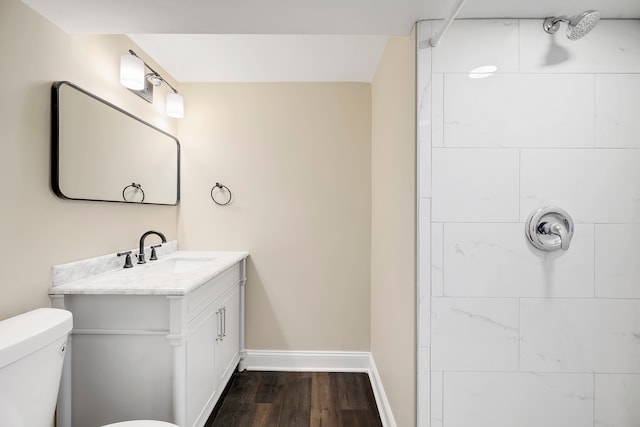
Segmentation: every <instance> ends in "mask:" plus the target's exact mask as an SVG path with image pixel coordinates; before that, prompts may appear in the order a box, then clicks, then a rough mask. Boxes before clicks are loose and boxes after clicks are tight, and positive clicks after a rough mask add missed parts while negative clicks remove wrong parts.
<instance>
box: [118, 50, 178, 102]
mask: <svg viewBox="0 0 640 427" xmlns="http://www.w3.org/2000/svg"><path fill="white" fill-rule="evenodd" d="M129 53H130V54H131V55H133V56H135V57H136V58H138V59H139V60H140V61H142V63H143V64H144V66H145V67H147V68H148V69H149V71H151V73H153V75H154V76H156V77H157V78H159V79H160V80H161V81H162V82H163V83H165V84H166V85H167V86H169V87H170V88H171V90H172V91H173V93H178V91H177V90H176V88H174V87H173V86H171V83H169V82H168V81H166V80H165V78H164V77H162V76H161V75H160V73H158V72H157V71H156V70H154V69H153V68H152V67H151V66H150V65H149V64H147V62H146V61H145V60H144V59H142V58H140V56H138V54H137V53H135V52H134V51H133V50H132V49H129Z"/></svg>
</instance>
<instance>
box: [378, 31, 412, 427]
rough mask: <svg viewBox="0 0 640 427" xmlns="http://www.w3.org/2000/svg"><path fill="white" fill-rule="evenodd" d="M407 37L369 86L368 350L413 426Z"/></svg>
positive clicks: (405, 423) (403, 422)
mask: <svg viewBox="0 0 640 427" xmlns="http://www.w3.org/2000/svg"><path fill="white" fill-rule="evenodd" d="M415 115H416V114H415V34H414V33H412V35H411V36H407V37H392V38H390V39H389V42H388V43H387V46H386V49H385V51H384V54H383V57H382V60H381V62H380V65H379V66H378V70H377V72H376V75H375V78H374V81H373V84H372V117H373V118H372V122H373V132H372V144H371V163H372V164H371V172H372V173H371V186H372V188H373V193H372V202H371V352H372V354H373V358H374V360H375V362H376V366H377V368H378V371H379V373H380V377H381V378H382V382H383V385H384V389H385V392H386V395H387V397H388V399H389V402H390V405H391V410H392V412H393V415H394V417H395V420H396V423H397V425H398V426H400V427H410V426H414V425H415V423H416V416H415V413H416V368H415V366H416V332H415V331H416V327H415V325H416V318H415V316H416V315H415V294H416V291H415V289H416V278H415V270H416V269H415V259H416V250H415V240H416V225H415V222H416V219H415V218H416V217H415V211H416V209H415V200H416V193H415V163H416V149H415V131H414V129H415Z"/></svg>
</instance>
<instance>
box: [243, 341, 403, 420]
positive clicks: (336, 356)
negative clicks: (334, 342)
mask: <svg viewBox="0 0 640 427" xmlns="http://www.w3.org/2000/svg"><path fill="white" fill-rule="evenodd" d="M243 365H244V367H245V368H246V369H247V370H249V371H290V372H366V373H368V374H369V381H370V382H371V388H372V389H373V395H374V397H375V399H376V405H378V411H379V412H380V420H381V421H382V425H383V426H384V427H397V426H396V422H395V420H394V418H393V413H392V412H391V406H390V405H389V401H388V400H387V395H386V394H385V392H384V387H383V385H382V380H381V379H380V375H379V374H378V369H377V368H376V364H375V362H374V360H373V356H371V353H369V352H366V351H275V350H274V351H270V350H246V351H245V358H244V361H243Z"/></svg>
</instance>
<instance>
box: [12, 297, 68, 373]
mask: <svg viewBox="0 0 640 427" xmlns="http://www.w3.org/2000/svg"><path fill="white" fill-rule="evenodd" d="M72 325H73V320H72V315H71V312H69V311H66V310H60V309H57V308H39V309H36V310H32V311H29V312H26V313H22V314H19V315H17V316H14V317H10V318H9V319H6V320H2V321H0V369H1V368H3V367H5V366H7V365H8V364H10V363H13V362H15V361H16V360H18V359H21V358H23V357H25V356H27V355H29V354H31V353H33V352H34V351H37V350H39V349H41V348H42V347H44V346H46V345H48V344H50V343H52V342H53V341H55V340H57V339H58V338H61V337H63V336H65V335H67V334H68V333H69V332H70V331H71V328H72Z"/></svg>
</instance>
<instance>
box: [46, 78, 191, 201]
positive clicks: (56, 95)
mask: <svg viewBox="0 0 640 427" xmlns="http://www.w3.org/2000/svg"><path fill="white" fill-rule="evenodd" d="M63 85H67V86H70V87H72V88H74V89H76V90H78V91H79V92H82V93H83V94H85V95H87V96H89V97H91V98H93V99H95V100H97V101H99V102H101V103H103V104H105V105H107V106H109V107H111V108H113V109H115V110H116V111H119V112H120V113H122V114H124V115H126V116H128V117H130V118H132V119H134V120H136V121H138V122H140V123H142V124H144V125H146V126H149V127H150V128H152V129H154V130H155V131H157V132H160V133H162V134H164V135H166V136H168V137H169V138H171V139H173V140H174V141H175V142H176V148H177V161H178V164H177V169H176V171H177V177H176V178H177V187H176V202H175V203H149V202H147V203H137V202H128V201H125V200H103V199H84V198H74V197H69V196H67V195H65V194H64V193H63V192H62V189H61V188H60V88H61V87H62V86H63ZM51 189H52V190H53V192H54V194H55V195H56V196H58V197H60V198H61V199H65V200H84V201H90V202H108V203H126V204H129V205H132V204H136V205H157V206H178V205H179V204H180V141H178V139H177V138H176V137H174V136H173V135H171V134H169V133H167V132H165V131H163V130H162V129H159V128H157V127H156V126H153V125H152V124H150V123H147V122H145V121H144V120H142V119H140V118H139V117H136V116H134V115H133V114H131V113H129V112H128V111H126V110H123V109H122V108H120V107H118V106H116V105H114V104H112V103H110V102H109V101H106V100H105V99H102V98H100V97H99V96H96V95H94V94H92V93H91V92H87V91H86V90H84V89H82V88H81V87H79V86H78V85H76V84H74V83H71V82H69V81H66V80H62V81H57V82H53V84H52V85H51Z"/></svg>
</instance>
